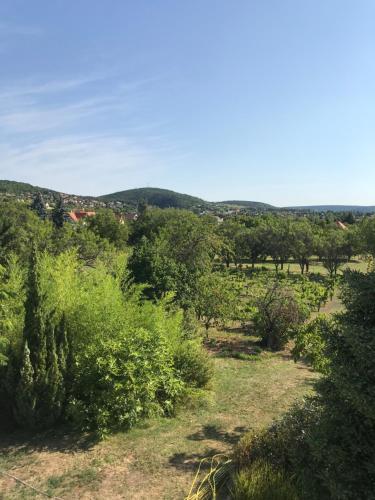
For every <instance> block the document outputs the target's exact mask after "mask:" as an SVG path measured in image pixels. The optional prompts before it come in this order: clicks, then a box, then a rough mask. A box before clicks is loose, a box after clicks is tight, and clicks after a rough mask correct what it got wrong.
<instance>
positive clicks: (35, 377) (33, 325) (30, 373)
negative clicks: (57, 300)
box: [14, 251, 69, 428]
mask: <svg viewBox="0 0 375 500" xmlns="http://www.w3.org/2000/svg"><path fill="white" fill-rule="evenodd" d="M38 274H39V273H38V255H37V253H36V251H34V252H33V255H32V258H31V265H30V270H29V283H28V285H29V286H28V294H27V299H26V312H25V325H24V346H25V347H24V353H23V358H22V361H21V366H20V369H19V376H18V383H17V384H16V396H15V408H14V415H15V418H16V420H17V422H18V423H19V424H20V425H22V426H24V427H29V428H33V427H38V428H46V427H49V426H51V425H53V424H54V423H55V422H56V421H57V420H58V419H59V418H60V417H61V414H62V411H63V409H64V403H65V399H66V391H65V380H64V375H65V372H66V367H67V360H68V357H69V355H68V353H69V346H68V342H67V334H66V327H65V318H64V317H63V318H62V320H61V321H60V322H59V324H58V326H57V327H56V326H55V321H56V320H55V318H54V314H53V313H50V314H49V315H46V313H45V312H44V311H43V307H44V301H45V296H44V294H43V293H42V290H41V285H40V281H39V275H38ZM56 336H57V337H58V339H56Z"/></svg>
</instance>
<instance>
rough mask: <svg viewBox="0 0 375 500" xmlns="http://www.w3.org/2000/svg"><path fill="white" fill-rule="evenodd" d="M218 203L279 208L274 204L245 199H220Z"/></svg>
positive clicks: (245, 206)
mask: <svg viewBox="0 0 375 500" xmlns="http://www.w3.org/2000/svg"><path fill="white" fill-rule="evenodd" d="M217 204H218V205H231V206H234V207H239V208H253V209H256V210H269V209H277V207H274V206H273V205H270V204H269V203H262V202H261V201H245V200H228V201H219V202H218V203H217Z"/></svg>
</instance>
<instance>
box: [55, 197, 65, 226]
mask: <svg viewBox="0 0 375 500" xmlns="http://www.w3.org/2000/svg"><path fill="white" fill-rule="evenodd" d="M64 220H65V210H64V202H63V199H62V197H61V196H60V195H59V196H58V198H57V199H56V202H55V207H54V209H53V212H52V221H53V225H54V226H55V228H57V229H61V228H62V227H63V225H64Z"/></svg>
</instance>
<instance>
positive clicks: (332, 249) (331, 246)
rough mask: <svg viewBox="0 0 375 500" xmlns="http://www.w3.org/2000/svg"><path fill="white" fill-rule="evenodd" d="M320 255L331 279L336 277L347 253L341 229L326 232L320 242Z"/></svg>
mask: <svg viewBox="0 0 375 500" xmlns="http://www.w3.org/2000/svg"><path fill="white" fill-rule="evenodd" d="M319 253H320V255H321V256H322V259H323V266H324V267H325V268H326V269H327V271H328V273H329V275H330V277H331V278H332V277H334V276H336V275H337V271H338V269H339V267H340V266H342V264H343V263H344V261H345V255H346V253H347V249H346V248H345V234H344V233H343V231H341V230H339V229H328V230H327V231H325V232H324V233H323V235H322V238H321V241H320V251H319Z"/></svg>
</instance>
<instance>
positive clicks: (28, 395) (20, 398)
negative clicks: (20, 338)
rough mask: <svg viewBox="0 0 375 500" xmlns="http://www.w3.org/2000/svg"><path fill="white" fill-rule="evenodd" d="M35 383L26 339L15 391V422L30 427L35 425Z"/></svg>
mask: <svg viewBox="0 0 375 500" xmlns="http://www.w3.org/2000/svg"><path fill="white" fill-rule="evenodd" d="M35 405H36V395H35V384H34V369H33V367H32V364H31V360H30V350H29V347H28V344H27V341H26V342H25V344H24V348H23V356H22V364H21V370H20V377H19V381H18V385H17V387H16V393H15V408H14V413H15V418H16V420H17V422H18V423H19V424H20V425H22V426H24V427H29V428H32V427H34V425H35Z"/></svg>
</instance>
